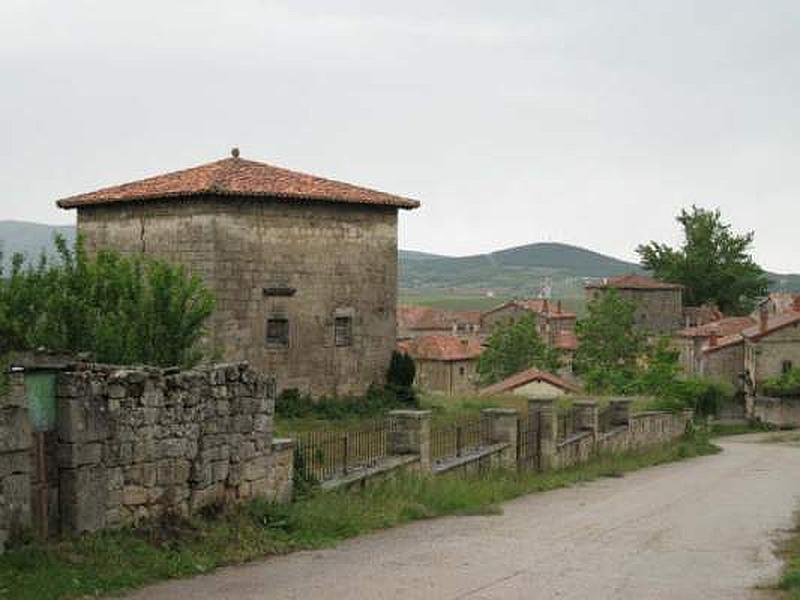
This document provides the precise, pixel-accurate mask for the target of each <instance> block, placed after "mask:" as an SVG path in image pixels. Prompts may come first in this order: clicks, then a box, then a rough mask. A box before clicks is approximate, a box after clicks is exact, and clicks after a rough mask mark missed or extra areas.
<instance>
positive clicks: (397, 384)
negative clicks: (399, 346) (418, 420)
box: [386, 352, 417, 406]
mask: <svg viewBox="0 0 800 600" xmlns="http://www.w3.org/2000/svg"><path fill="white" fill-rule="evenodd" d="M416 375H417V366H416V365H415V364H414V359H413V358H411V357H410V356H409V355H408V354H401V353H400V352H393V353H392V360H391V361H390V362H389V370H388V372H387V374H386V386H387V388H388V389H389V391H390V393H394V395H395V396H396V399H397V402H398V403H399V404H403V405H406V406H415V405H416V403H417V397H416V394H415V393H414V378H415V377H416Z"/></svg>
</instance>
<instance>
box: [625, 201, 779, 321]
mask: <svg viewBox="0 0 800 600" xmlns="http://www.w3.org/2000/svg"><path fill="white" fill-rule="evenodd" d="M676 220H677V221H678V223H679V224H680V226H681V228H682V229H683V237H684V240H683V243H682V245H681V246H680V247H679V248H671V247H670V246H668V245H666V244H659V243H658V242H650V243H648V244H642V245H640V246H639V247H638V248H637V249H636V252H637V253H638V254H639V256H640V257H641V260H642V264H643V265H644V267H645V268H646V269H647V270H648V271H651V272H652V273H653V275H654V276H655V277H656V278H657V279H660V280H662V281H670V282H673V283H680V284H682V285H684V286H685V291H684V302H685V303H686V304H688V305H691V306H700V305H702V304H713V305H716V306H717V307H718V308H719V309H720V310H722V311H723V312H725V313H730V314H745V313H747V312H749V311H750V310H752V308H753V306H754V305H755V301H756V299H757V298H758V297H760V296H763V295H765V294H766V293H767V288H768V286H769V280H768V279H767V276H766V274H765V272H764V271H763V269H762V268H761V267H760V266H758V265H757V264H756V263H755V261H754V260H753V257H752V256H751V254H750V253H751V247H752V244H753V232H747V233H743V234H737V233H735V232H734V231H733V230H732V228H731V225H730V224H729V223H726V222H724V221H723V220H722V215H721V213H720V211H719V210H706V209H703V208H698V207H697V206H692V208H691V210H685V209H684V210H681V213H680V215H678V217H677V219H676Z"/></svg>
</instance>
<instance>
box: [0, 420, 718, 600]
mask: <svg viewBox="0 0 800 600" xmlns="http://www.w3.org/2000/svg"><path fill="white" fill-rule="evenodd" d="M716 451H718V448H716V447H715V446H713V445H712V444H711V443H710V442H709V441H708V438H707V437H706V436H704V435H702V434H697V435H694V436H688V437H687V438H686V439H684V440H681V441H680V442H679V443H676V444H672V445H669V446H664V447H661V448H657V449H653V450H650V451H647V452H643V453H640V454H626V455H619V456H605V457H601V458H598V459H597V460H595V461H593V462H591V463H587V464H585V465H582V466H580V467H575V468H571V469H565V470H561V471H553V472H548V473H517V472H515V471H502V470H497V471H490V472H488V473H485V474H483V476H475V477H469V478H457V477H439V478H433V477H412V476H404V477H398V478H396V479H392V480H388V481H384V482H381V483H375V484H373V485H370V486H368V487H367V488H366V489H365V490H363V491H362V492H360V493H354V492H347V491H338V492H320V491H316V492H314V491H311V492H310V493H308V495H306V496H305V497H302V498H300V499H299V500H298V501H297V502H294V503H293V504H287V505H276V504H272V503H269V502H266V501H263V500H260V501H254V502H251V503H250V504H248V505H246V506H243V507H240V508H238V509H236V510H229V511H224V512H221V513H218V514H216V516H211V515H208V516H206V517H204V518H202V517H198V518H193V519H188V520H181V519H176V518H169V519H165V520H162V521H161V522H159V523H154V524H151V525H149V526H147V527H142V528H138V529H125V530H121V531H114V532H103V533H97V534H92V535H85V536H81V537H77V538H73V539H67V540H64V541H61V542H54V543H50V544H47V545H41V544H36V543H28V544H24V545H21V546H18V547H16V548H12V549H11V550H10V551H9V552H8V553H6V554H5V555H3V556H1V557H0V599H3V600H5V599H11V598H13V599H15V600H33V599H36V600H48V599H57V598H59V599H60V598H77V597H82V596H101V595H106V594H111V593H119V592H121V591H124V590H128V589H132V588H136V587H141V586H142V585H145V584H147V583H151V582H154V581H158V580H162V579H169V578H175V577H188V576H191V575H196V574H199V573H205V572H208V571H210V570H212V569H215V568H217V567H220V566H222V565H228V564H237V563H241V562H244V561H248V560H252V559H255V558H259V557H264V556H268V555H274V554H284V553H287V552H291V551H293V550H298V549H313V548H320V547H325V546H330V545H333V544H335V543H337V542H339V541H341V540H344V539H346V538H350V537H353V536H357V535H361V534H364V533H367V532H370V531H375V530H378V529H384V528H387V527H392V526H395V525H399V524H402V523H407V522H410V521H414V520H418V519H429V518H433V517H438V516H442V515H492V514H497V513H499V512H500V511H501V509H500V505H501V503H502V502H504V501H507V500H510V499H512V498H516V497H519V496H522V495H524V494H528V493H532V492H542V491H547V490H552V489H556V488H561V487H565V486H568V485H572V484H574V483H578V482H584V481H591V480H593V479H596V478H598V477H604V476H609V477H620V476H622V475H623V474H625V473H628V472H630V471H633V470H636V469H639V468H643V467H647V466H651V465H656V464H662V463H666V462H671V461H675V460H681V459H683V458H688V457H691V456H698V455H702V454H710V453H713V452H716Z"/></svg>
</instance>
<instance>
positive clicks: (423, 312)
mask: <svg viewBox="0 0 800 600" xmlns="http://www.w3.org/2000/svg"><path fill="white" fill-rule="evenodd" d="M480 322H481V313H480V311H477V310H464V311H452V310H443V309H440V308H431V307H430V306H412V305H410V304H400V305H398V307H397V325H398V327H400V328H403V329H411V330H414V329H442V330H449V329H452V327H453V325H457V324H464V325H476V326H477V325H480Z"/></svg>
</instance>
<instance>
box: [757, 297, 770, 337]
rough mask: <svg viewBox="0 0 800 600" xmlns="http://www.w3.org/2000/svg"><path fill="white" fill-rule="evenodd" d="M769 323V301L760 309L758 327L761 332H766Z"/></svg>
mask: <svg viewBox="0 0 800 600" xmlns="http://www.w3.org/2000/svg"><path fill="white" fill-rule="evenodd" d="M768 325H769V312H768V310H767V303H766V302H765V303H764V304H762V305H761V306H760V307H759V309H758V329H759V331H760V332H761V333H766V331H767V326H768Z"/></svg>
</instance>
